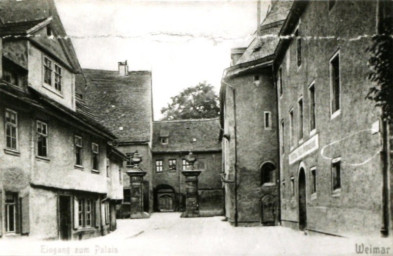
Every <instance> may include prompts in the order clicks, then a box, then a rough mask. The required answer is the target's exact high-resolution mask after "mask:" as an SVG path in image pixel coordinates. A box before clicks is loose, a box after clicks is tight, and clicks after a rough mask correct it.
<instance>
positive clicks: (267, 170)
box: [261, 163, 276, 185]
mask: <svg viewBox="0 0 393 256" xmlns="http://www.w3.org/2000/svg"><path fill="white" fill-rule="evenodd" d="M275 170H276V167H275V166H274V165H273V164H271V163H266V164H264V165H263V166H262V168H261V185H263V184H266V183H274V178H275V177H274V172H275Z"/></svg>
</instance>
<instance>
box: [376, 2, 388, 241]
mask: <svg viewBox="0 0 393 256" xmlns="http://www.w3.org/2000/svg"><path fill="white" fill-rule="evenodd" d="M383 2H384V1H381V0H377V2H376V5H377V6H376V30H377V31H376V32H377V35H382V34H383V33H384V32H385V31H384V28H383V24H382V21H383V19H384V15H383V6H382V5H383ZM381 125H382V134H381V135H382V151H381V161H382V227H381V235H382V236H383V237H387V236H388V235H389V167H390V146H389V123H388V119H387V117H386V114H385V113H384V112H383V110H382V114H381Z"/></svg>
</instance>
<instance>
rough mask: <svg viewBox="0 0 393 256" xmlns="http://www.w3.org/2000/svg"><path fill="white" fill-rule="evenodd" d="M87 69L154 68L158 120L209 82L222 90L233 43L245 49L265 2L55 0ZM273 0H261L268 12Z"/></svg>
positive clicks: (154, 89) (153, 76)
mask: <svg viewBox="0 0 393 256" xmlns="http://www.w3.org/2000/svg"><path fill="white" fill-rule="evenodd" d="M55 2H56V6H57V9H58V12H59V13H60V18H61V20H62V22H63V25H64V27H65V29H66V31H67V34H68V35H69V36H70V37H71V39H72V42H73V45H74V47H75V50H76V53H77V55H78V58H79V62H80V64H81V66H82V67H83V68H93V69H106V70H117V63H118V62H119V61H125V60H127V61H128V66H129V70H150V71H152V80H153V109H154V119H155V120H159V119H160V118H161V117H162V115H161V113H160V110H161V108H162V107H165V106H166V105H167V104H168V103H169V102H170V98H171V97H173V96H175V95H177V94H178V93H179V92H180V91H182V90H183V89H185V88H187V87H190V86H195V85H197V84H198V83H199V82H203V81H206V82H208V83H210V84H211V85H213V86H214V88H215V91H216V93H218V92H219V87H220V80H221V76H222V73H223V70H224V69H225V68H227V67H228V66H229V65H230V49H231V48H233V47H245V46H247V45H248V43H249V42H250V40H251V38H252V36H253V33H254V32H255V29H256V26H257V2H256V1H251V0H246V1H233V0H215V1H206V0H204V1H189V0H177V1H175V0H164V1H153V0H152V1H137V0H55ZM269 4H270V1H269V0H262V1H261V15H262V18H263V17H264V15H265V13H266V11H267V8H268V6H269Z"/></svg>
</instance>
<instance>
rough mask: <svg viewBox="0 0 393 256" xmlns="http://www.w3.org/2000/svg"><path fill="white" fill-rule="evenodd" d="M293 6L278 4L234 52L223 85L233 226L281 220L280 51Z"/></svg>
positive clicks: (225, 155)
mask: <svg viewBox="0 0 393 256" xmlns="http://www.w3.org/2000/svg"><path fill="white" fill-rule="evenodd" d="M290 6H291V2H290V1H285V2H277V1H275V2H273V4H272V5H271V8H270V10H269V11H268V13H267V15H266V18H265V19H264V20H263V22H262V23H261V24H260V26H259V27H258V29H257V31H256V32H255V37H254V39H253V40H252V41H251V43H250V45H249V46H248V47H246V48H235V49H232V53H231V59H232V65H231V66H230V67H229V68H227V69H226V70H225V72H224V76H223V78H222V83H221V92H220V99H221V125H222V133H221V139H222V147H223V164H224V173H225V175H224V176H225V177H224V179H223V181H224V184H225V214H226V217H227V218H228V221H229V222H230V223H231V224H233V225H276V224H277V223H278V221H279V203H278V202H279V192H278V189H279V184H278V182H277V180H279V158H278V137H277V136H278V133H277V132H278V124H277V97H276V88H275V83H274V78H273V71H272V67H273V61H274V50H275V48H276V46H277V44H278V42H279V40H278V33H279V31H280V29H281V26H282V24H283V23H284V20H285V18H286V15H287V14H288V11H289V8H290Z"/></svg>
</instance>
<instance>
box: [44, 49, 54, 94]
mask: <svg viewBox="0 0 393 256" xmlns="http://www.w3.org/2000/svg"><path fill="white" fill-rule="evenodd" d="M52 63H53V61H52V59H50V58H49V57H47V56H44V63H43V66H44V84H46V85H48V86H50V87H52V72H53V70H52ZM47 72H49V80H47V78H48V77H47Z"/></svg>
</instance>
